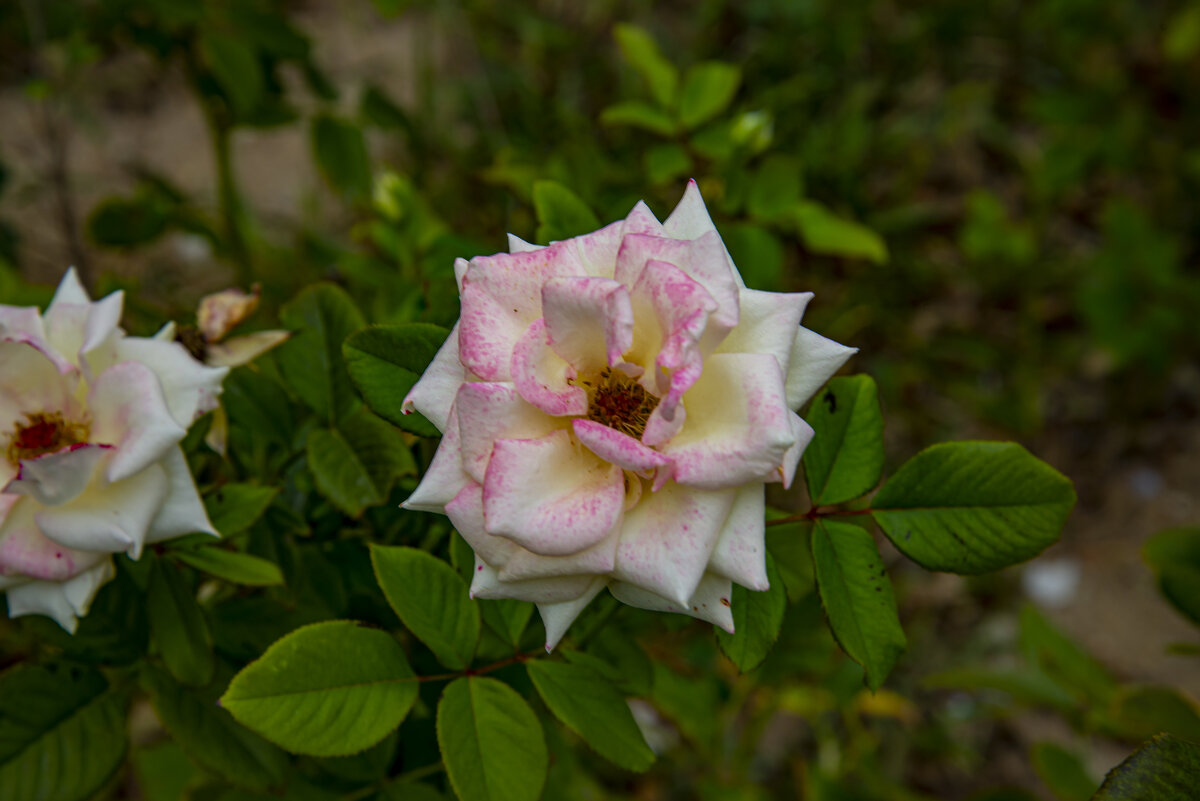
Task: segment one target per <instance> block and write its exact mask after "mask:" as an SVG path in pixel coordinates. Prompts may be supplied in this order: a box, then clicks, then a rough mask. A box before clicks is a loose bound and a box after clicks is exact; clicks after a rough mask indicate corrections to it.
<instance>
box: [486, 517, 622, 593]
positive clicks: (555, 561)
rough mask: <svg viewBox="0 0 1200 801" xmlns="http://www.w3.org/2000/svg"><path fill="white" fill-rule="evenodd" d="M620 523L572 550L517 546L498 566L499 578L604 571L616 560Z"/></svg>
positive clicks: (592, 573) (515, 578) (510, 579)
mask: <svg viewBox="0 0 1200 801" xmlns="http://www.w3.org/2000/svg"><path fill="white" fill-rule="evenodd" d="M620 534H621V529H620V524H619V523H618V524H617V525H615V526H613V528H612V531H610V532H609V533H608V535H607V536H606V537H604V538H603V539H602V540H600V541H599V542H597V543H596V544H595V545H591V546H589V547H587V548H584V549H582V550H579V551H575V552H574V553H569V554H564V555H563V556H542V555H541V554H536V553H533V552H532V551H527V550H525V549H524V548H517V550H515V551H513V553H512V555H511V556H509V558H508V560H507V561H506V562H505V563H504V566H503V567H500V568H499V574H500V580H501V581H522V580H524V579H535V578H547V577H550V576H575V575H582V574H585V573H586V574H589V575H607V574H609V573H611V572H612V570H613V567H614V566H616V563H617V543H618V542H619V541H620V538H621V537H620Z"/></svg>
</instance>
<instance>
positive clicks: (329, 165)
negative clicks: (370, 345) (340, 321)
mask: <svg viewBox="0 0 1200 801" xmlns="http://www.w3.org/2000/svg"><path fill="white" fill-rule="evenodd" d="M310 135H311V137H312V148H313V156H314V158H315V160H316V162H317V167H319V168H320V170H321V174H322V175H323V176H324V177H325V180H326V181H328V182H329V185H330V186H332V187H333V188H334V189H336V190H337V191H339V192H341V193H342V194H344V195H347V196H349V197H351V198H353V199H355V200H366V199H367V198H369V197H370V196H371V159H370V156H368V155H367V142H366V140H365V139H364V138H363V133H362V131H361V130H360V129H359V128H358V127H357V126H356V125H354V124H353V123H350V122H347V121H346V120H342V119H339V118H337V117H333V116H331V115H329V114H319V115H317V116H316V117H315V118H314V119H313V121H312V128H311V129H310ZM360 327H361V326H360Z"/></svg>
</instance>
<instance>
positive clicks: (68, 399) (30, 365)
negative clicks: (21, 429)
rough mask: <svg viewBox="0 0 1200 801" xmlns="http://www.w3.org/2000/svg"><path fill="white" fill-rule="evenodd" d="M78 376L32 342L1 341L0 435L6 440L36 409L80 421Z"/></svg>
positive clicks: (37, 411)
mask: <svg viewBox="0 0 1200 801" xmlns="http://www.w3.org/2000/svg"><path fill="white" fill-rule="evenodd" d="M78 380H79V379H78V374H69V375H63V374H62V373H60V372H59V370H58V367H57V366H55V364H54V362H53V361H51V360H50V359H49V358H47V356H46V354H45V353H43V352H42V351H41V350H39V349H38V348H37V347H35V346H34V345H33V344H32V343H30V342H23V341H0V437H4V438H5V439H6V440H7V437H8V435H9V434H11V433H12V432H13V431H14V429H15V428H16V426H17V425H18V423H21V422H23V421H24V420H25V418H26V416H27V415H32V414H37V413H39V412H41V413H54V412H58V413H60V414H62V415H63V417H64V419H65V421H66V422H79V421H80V420H81V419H82V417H83V416H84V415H83V409H82V408H81V407H80V405H79V404H78V402H76V401H75V399H74V388H75V386H76V385H77V384H78ZM5 444H7V443H5Z"/></svg>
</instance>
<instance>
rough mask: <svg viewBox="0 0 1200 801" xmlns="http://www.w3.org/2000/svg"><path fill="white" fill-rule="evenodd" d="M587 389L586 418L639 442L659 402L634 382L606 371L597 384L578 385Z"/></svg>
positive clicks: (619, 373) (608, 369)
mask: <svg viewBox="0 0 1200 801" xmlns="http://www.w3.org/2000/svg"><path fill="white" fill-rule="evenodd" d="M579 383H580V384H581V385H582V386H584V387H586V388H587V393H588V411H587V418H588V419H589V420H593V421H595V422H597V423H600V424H601V425H605V426H608V427H609V428H612V429H615V430H617V431H620V432H621V433H623V434H628V435H629V436H631V437H633V438H634V439H641V438H642V434H643V433H644V432H645V431H646V423H647V421H649V419H650V414H651V412H653V411H654V407H656V406H658V398H657V397H655V396H654V395H651V394H650V393H649V392H647V391H646V390H645V388H644V387H642V385H641V384H639V383H638V382H637V381H635V380H634V379H632V378H630V377H629V376H627V375H625V374H624V373H622V372H620V371H618V370H612V369H610V368H608V367H605V368H604V369H602V370H601V371H600V375H599V378H598V379H597V380H596V381H580V382H579Z"/></svg>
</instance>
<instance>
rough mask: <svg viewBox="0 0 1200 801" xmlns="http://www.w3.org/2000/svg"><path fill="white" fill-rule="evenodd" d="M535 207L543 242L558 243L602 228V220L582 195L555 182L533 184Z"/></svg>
mask: <svg viewBox="0 0 1200 801" xmlns="http://www.w3.org/2000/svg"><path fill="white" fill-rule="evenodd" d="M533 207H534V210H535V211H536V212H537V218H538V229H537V240H538V241H539V242H543V243H546V242H555V241H559V240H562V239H570V238H571V237H573V236H579V235H580V234H587V233H591V232H592V231H595V230H596V229H597V228H599V227H600V220H599V219H597V218H596V215H595V213H593V212H592V210H591V209H590V208H588V206H587V204H586V203H584V202H583V201H582V200H580V199H579V196H578V195H576V194H575V193H574V192H572V191H571V190H570V189H567V188H566V187H565V186H563V185H562V184H559V183H555V182H554V181H537V182H536V183H534V185H533Z"/></svg>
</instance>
